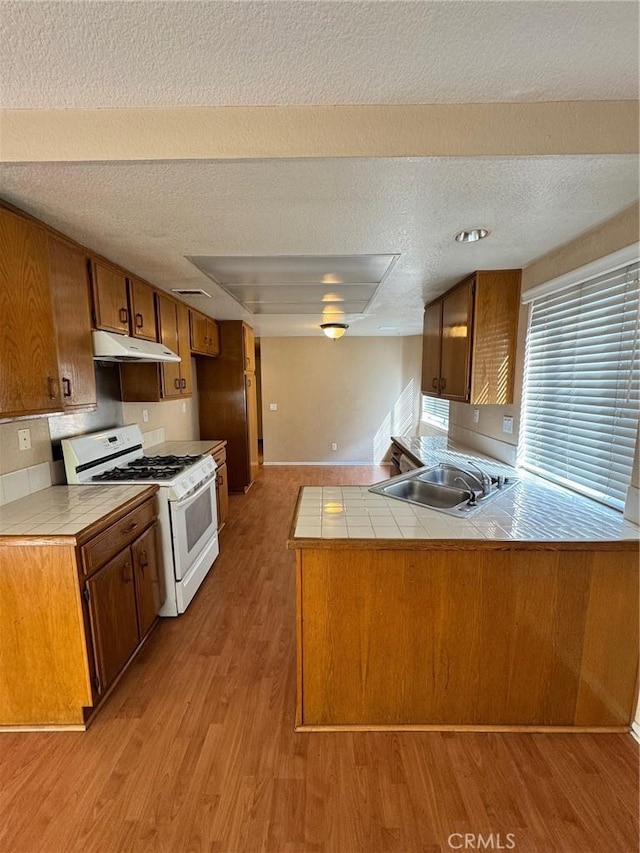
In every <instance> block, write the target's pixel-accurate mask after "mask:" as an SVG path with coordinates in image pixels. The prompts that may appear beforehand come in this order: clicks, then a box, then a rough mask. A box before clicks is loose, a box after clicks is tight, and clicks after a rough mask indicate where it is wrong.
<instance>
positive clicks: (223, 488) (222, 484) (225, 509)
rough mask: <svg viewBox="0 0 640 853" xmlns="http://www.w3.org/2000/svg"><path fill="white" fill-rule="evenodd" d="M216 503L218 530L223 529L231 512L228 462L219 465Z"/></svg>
mask: <svg viewBox="0 0 640 853" xmlns="http://www.w3.org/2000/svg"><path fill="white" fill-rule="evenodd" d="M216 503H217V507H218V530H221V529H222V527H223V526H224V523H225V521H226V518H227V515H228V514H229V486H228V483H227V463H226V462H223V463H222V465H218V470H217V472H216Z"/></svg>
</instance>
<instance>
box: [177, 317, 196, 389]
mask: <svg viewBox="0 0 640 853" xmlns="http://www.w3.org/2000/svg"><path fill="white" fill-rule="evenodd" d="M175 308H176V321H177V325H178V348H177V350H176V352H177V353H178V355H179V356H180V358H181V359H182V361H181V362H180V364H179V367H180V393H181V394H182V395H183V396H186V397H190V396H191V394H192V392H193V383H192V380H191V342H190V340H189V309H188V308H187V306H186V305H182V303H176V306H175Z"/></svg>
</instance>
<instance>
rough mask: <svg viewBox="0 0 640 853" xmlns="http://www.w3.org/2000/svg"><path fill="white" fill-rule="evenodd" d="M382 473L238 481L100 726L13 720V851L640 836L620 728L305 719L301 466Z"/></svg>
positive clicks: (603, 844) (594, 852)
mask: <svg viewBox="0 0 640 853" xmlns="http://www.w3.org/2000/svg"><path fill="white" fill-rule="evenodd" d="M385 476H387V474H386V472H385V471H383V470H382V469H366V468H359V469H356V468H343V467H341V468H300V467H295V468H293V467H291V468H264V469H262V470H261V474H260V476H259V478H258V480H257V482H256V483H255V485H254V486H253V487H252V488H251V490H250V491H249V492H248V494H247V495H243V496H232V498H231V501H230V513H229V520H228V522H227V526H226V527H225V529H224V531H223V533H222V537H221V546H222V553H221V556H220V558H219V559H218V561H217V562H216V564H215V566H214V569H213V570H212V572H211V573H210V574H209V576H208V577H207V579H206V581H205V583H204V585H203V586H202V588H201V590H200V591H199V593H198V595H197V597H196V599H195V600H194V602H193V603H192V605H191V607H190V608H189V610H188V611H187V613H186V614H184V615H183V616H181V617H180V618H178V619H167V620H163V621H162V623H161V624H160V626H159V627H158V629H157V630H156V631H155V632H154V633H153V635H152V636H151V638H150V640H149V641H148V643H147V644H146V646H145V647H144V648H143V649H142V651H141V653H140V655H139V657H138V658H137V659H136V661H135V663H134V664H133V665H132V667H131V668H130V670H129V671H128V672H127V673H126V675H125V677H124V679H123V680H122V681H121V683H120V685H119V687H118V688H117V689H116V691H115V693H114V694H113V695H112V696H111V697H110V699H109V700H108V702H107V703H106V706H105V707H104V709H103V710H102V711H101V712H100V713H99V714H98V716H97V717H96V719H95V721H94V723H93V724H92V726H91V727H90V729H89V730H88V731H87V732H85V733H43V734H2V735H0V851H2V853H35V851H47V853H71V852H72V851H99V853H112V851H114V852H115V851H122V853H134V851H154V852H155V851H167V853H178V851H180V853H182V851H185V853H187V851H189V853H195V851H202V853H204V851H207V853H258V851H270V852H271V853H289V851H296V853H303V851H305V852H306V851H308V853H311V851H314V853H317V852H318V851H322V853H325V851H332V853H374V851H397V853H442V851H450V850H455V849H461V850H473V849H485V850H495V849H503V850H505V849H506V850H508V849H514V850H516V851H517V853H631V851H635V850H637V849H638V814H637V810H638V745H637V744H636V743H635V742H634V741H633V739H632V738H631V737H630V736H629V735H627V734H602V735H590V734H566V735H564V734H548V735H546V734H496V733H491V734H486V733H485V734H481V733H456V734H454V733H431V732H430V733H403V734H399V733H383V732H371V733H315V734H313V733H299V734H296V733H295V732H294V731H293V725H294V706H295V665H294V654H295V638H294V554H293V552H291V551H287V550H286V549H285V541H286V538H287V532H288V528H289V523H290V521H291V516H292V513H293V508H294V503H295V498H296V494H297V489H298V485H301V484H322V483H324V484H340V483H367V482H374V481H376V480H380V479H383V478H384V477H385ZM465 833H468V834H469V835H468V836H467V838H466V839H465V837H464V834H465ZM508 833H511V835H508ZM480 834H482V839H480V838H479V835H480ZM490 834H492V835H491V837H489V836H490ZM465 844H466V846H465ZM514 845H515V846H514Z"/></svg>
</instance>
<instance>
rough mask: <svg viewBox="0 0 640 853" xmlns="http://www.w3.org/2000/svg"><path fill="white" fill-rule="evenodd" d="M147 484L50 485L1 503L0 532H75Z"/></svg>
mask: <svg viewBox="0 0 640 853" xmlns="http://www.w3.org/2000/svg"><path fill="white" fill-rule="evenodd" d="M149 488H150V487H149V485H148V484H147V485H144V486H124V485H114V486H104V485H100V486H51V487H50V488H48V489H42V490H41V491H39V492H35V493H34V494H32V495H29V496H28V497H25V498H20V500H17V501H13V502H12V503H10V504H6V505H5V506H0V536H76V535H78V534H79V533H80V532H81V531H82V530H84V529H85V528H87V527H90V526H91V525H92V524H95V523H96V522H97V521H100V519H101V518H103V517H104V516H106V515H109V514H110V513H112V512H115V511H116V510H117V509H119V507H121V506H123V505H124V504H126V503H128V502H129V501H131V500H132V499H135V498H136V497H137V496H138V495H140V494H141V493H142V492H144V491H146V490H148V489H149Z"/></svg>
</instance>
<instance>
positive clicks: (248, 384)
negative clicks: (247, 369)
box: [247, 379, 251, 388]
mask: <svg viewBox="0 0 640 853" xmlns="http://www.w3.org/2000/svg"><path fill="white" fill-rule="evenodd" d="M247 388H251V380H250V379H247Z"/></svg>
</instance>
